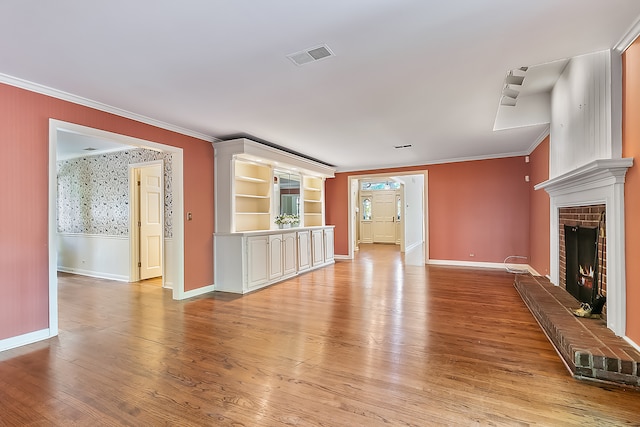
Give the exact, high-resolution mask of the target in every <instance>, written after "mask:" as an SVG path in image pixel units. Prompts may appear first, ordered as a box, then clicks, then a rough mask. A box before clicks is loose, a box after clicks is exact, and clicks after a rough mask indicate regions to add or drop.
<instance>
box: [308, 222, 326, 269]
mask: <svg viewBox="0 0 640 427" xmlns="http://www.w3.org/2000/svg"><path fill="white" fill-rule="evenodd" d="M323 234H324V230H313V231H312V232H311V265H313V266H314V267H315V266H317V265H320V264H322V263H324V244H323V240H324V239H323Z"/></svg>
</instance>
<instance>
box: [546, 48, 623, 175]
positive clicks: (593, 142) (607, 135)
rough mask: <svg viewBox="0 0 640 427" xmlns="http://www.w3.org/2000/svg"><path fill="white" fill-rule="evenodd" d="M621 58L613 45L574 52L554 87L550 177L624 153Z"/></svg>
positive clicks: (614, 157) (616, 157) (615, 157)
mask: <svg viewBox="0 0 640 427" xmlns="http://www.w3.org/2000/svg"><path fill="white" fill-rule="evenodd" d="M621 99H622V62H621V56H620V55H619V54H618V53H617V52H615V51H610V50H606V51H601V52H596V53H592V54H588V55H582V56H578V57H574V58H572V59H571V60H570V61H569V63H568V64H567V67H566V68H565V70H564V72H563V73H562V75H561V76H560V78H559V79H558V81H557V83H556V85H555V87H554V88H553V91H552V93H551V127H550V135H551V136H550V146H549V151H550V154H549V159H550V160H549V178H555V177H557V176H560V175H562V174H564V173H566V172H569V171H572V170H574V169H576V168H578V167H580V166H583V165H586V164H587V163H589V162H591V161H593V160H597V159H619V158H621V156H622V104H621V102H620V101H621Z"/></svg>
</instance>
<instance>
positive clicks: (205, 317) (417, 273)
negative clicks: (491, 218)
mask: <svg viewBox="0 0 640 427" xmlns="http://www.w3.org/2000/svg"><path fill="white" fill-rule="evenodd" d="M512 280H513V277H512V275H510V274H508V273H505V272H501V271H490V270H489V271H487V270H473V269H464V268H447V267H424V266H414V265H405V264H404V263H403V260H402V256H401V255H400V254H399V253H398V252H397V250H396V248H395V247H393V246H388V245H379V246H378V245H365V246H363V248H362V250H361V251H360V252H359V253H358V255H357V259H356V260H354V261H341V262H338V263H337V264H336V265H335V266H332V267H328V268H324V269H321V270H317V271H315V272H311V273H308V274H304V275H301V276H299V277H297V278H294V279H292V280H288V281H286V282H282V283H280V284H277V285H274V286H271V287H269V288H266V289H263V290H260V291H258V292H255V293H253V294H249V295H245V296H242V297H239V296H235V295H230V294H223V293H214V294H209V295H205V296H202V297H200V298H196V299H193V300H188V301H173V300H172V299H171V292H170V291H168V290H164V289H161V288H158V287H157V286H155V285H148V284H125V283H118V282H110V281H107V280H95V279H89V278H86V277H81V276H73V275H68V274H61V275H60V279H59V288H60V291H59V301H60V335H59V337H57V338H55V339H52V340H49V341H47V342H40V343H36V344H33V345H30V346H26V347H23V348H19V349H14V350H10V351H6V352H3V353H0V425H2V426H5V425H8V426H13V425H33V426H41V425H42V426H45V425H64V426H66V425H86V426H94V425H122V424H125V425H134V426H143V425H144V426H147V425H149V426H153V425H181V426H186V425H233V426H243V425H244V426H271V425H304V426H319V425H320V426H382V425H385V426H390V425H393V426H395V425H400V426H429V425H508V426H511V425H542V426H571V425H576V426H587V425H588V426H605V425H640V391H637V390H631V389H624V388H619V387H616V386H603V385H599V384H595V383H586V382H579V381H577V380H574V379H573V378H571V377H570V376H569V374H568V372H567V371H566V369H565V367H564V366H563V364H562V362H561V361H560V358H559V357H558V356H557V355H556V353H555V351H554V350H553V348H552V347H551V345H550V344H549V343H548V341H547V339H546V338H545V336H544V335H543V333H542V332H541V331H540V328H539V327H538V325H537V324H536V322H535V321H534V319H533V317H532V316H531V314H530V313H529V312H528V311H527V309H526V308H525V306H524V304H523V303H522V301H521V300H520V298H519V296H518V294H517V293H516V291H515V289H514V287H513V285H512Z"/></svg>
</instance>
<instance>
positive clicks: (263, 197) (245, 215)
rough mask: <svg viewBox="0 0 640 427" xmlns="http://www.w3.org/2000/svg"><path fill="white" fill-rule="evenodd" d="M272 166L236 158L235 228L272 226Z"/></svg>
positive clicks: (249, 228) (257, 228) (245, 229)
mask: <svg viewBox="0 0 640 427" xmlns="http://www.w3.org/2000/svg"><path fill="white" fill-rule="evenodd" d="M271 174H272V171H271V167H270V166H268V165H261V164H257V163H251V162H247V161H242V160H238V159H235V160H234V193H235V200H234V202H235V205H234V214H235V230H236V231H253V230H269V229H270V228H271Z"/></svg>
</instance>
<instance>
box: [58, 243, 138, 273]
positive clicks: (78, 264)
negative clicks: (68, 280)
mask: <svg viewBox="0 0 640 427" xmlns="http://www.w3.org/2000/svg"><path fill="white" fill-rule="evenodd" d="M57 240H58V271H63V272H66V273H74V274H81V275H84V276H91V277H99V278H103V279H111V280H120V281H125V282H128V281H129V237H128V236H103V235H95V234H75V233H58V239H57Z"/></svg>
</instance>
